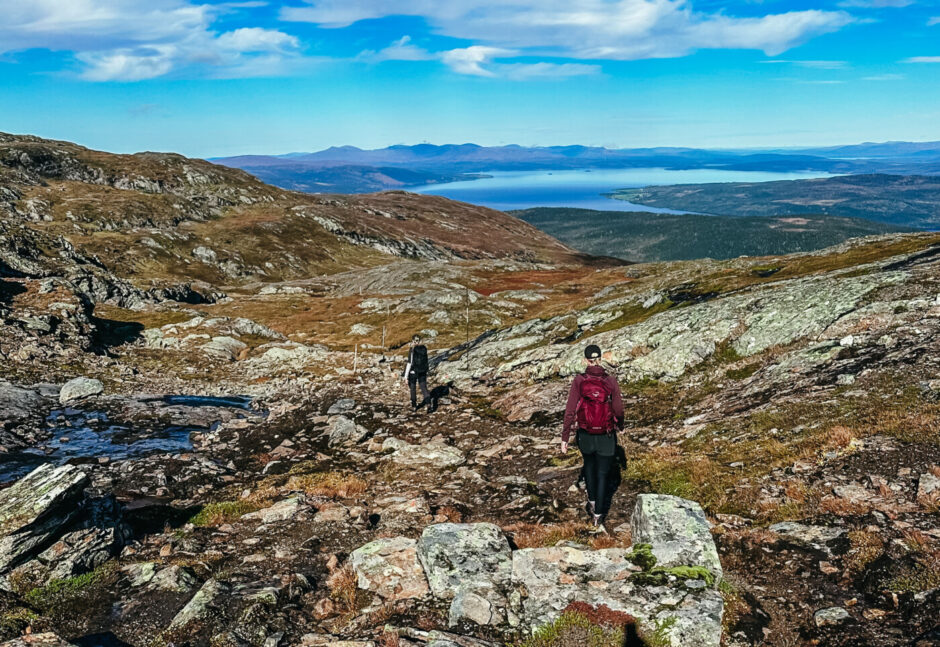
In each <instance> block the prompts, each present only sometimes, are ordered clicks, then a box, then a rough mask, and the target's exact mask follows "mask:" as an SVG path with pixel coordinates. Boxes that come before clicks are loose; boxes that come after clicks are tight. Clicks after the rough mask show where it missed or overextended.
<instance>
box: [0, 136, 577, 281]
mask: <svg viewBox="0 0 940 647" xmlns="http://www.w3.org/2000/svg"><path fill="white" fill-rule="evenodd" d="M0 214H3V215H4V216H5V217H6V218H8V219H9V221H10V222H15V223H20V224H21V225H22V226H24V227H26V228H28V229H30V230H32V231H34V232H37V233H39V234H42V235H44V236H49V237H51V238H52V239H60V238H61V239H64V240H67V241H68V242H69V244H71V245H74V246H75V247H76V248H77V249H78V250H79V251H80V252H82V253H85V254H88V255H90V256H97V257H98V258H100V259H102V262H103V263H104V264H105V265H106V266H107V269H108V270H109V271H111V272H113V273H114V274H115V275H116V276H118V277H120V278H123V279H129V280H131V281H132V282H134V283H135V284H136V285H139V286H147V287H149V286H151V285H152V284H153V282H155V281H156V282H157V283H162V282H166V281H169V282H173V281H180V280H182V281H189V280H193V279H198V280H203V281H206V282H208V283H211V284H213V285H217V286H220V285H228V286H231V285H239V284H246V283H253V282H271V281H284V280H294V279H305V278H311V277H314V276H318V275H322V274H329V273H336V272H342V271H345V270H350V269H356V268H364V267H374V266H376V265H381V264H383V263H387V262H389V261H391V260H395V259H400V258H402V257H404V258H423V259H436V260H449V259H513V260H520V261H532V262H552V263H554V262H561V263H580V262H581V261H582V260H587V259H583V258H582V255H579V254H577V253H575V252H573V251H572V250H571V249H569V248H567V247H565V246H564V245H563V244H561V243H559V242H558V241H557V240H555V239H552V238H551V237H549V236H547V235H546V234H543V233H542V232H540V231H539V230H538V229H536V228H535V227H533V226H531V225H529V224H527V223H525V222H523V221H521V220H519V219H517V218H514V217H512V216H508V215H506V214H505V213H502V212H500V211H494V210H492V209H486V208H483V207H477V206H474V205H468V204H463V203H459V202H453V201H451V200H447V199H445V198H439V197H435V196H420V195H414V194H406V193H403V192H389V193H381V194H370V195H361V196H354V197H353V196H331V195H309V194H304V193H296V192H291V191H285V190H283V189H279V188H276V187H273V186H269V185H267V184H264V183H263V182H261V181H260V180H258V179H257V178H255V177H252V176H251V175H249V174H248V173H246V172H244V171H241V170H239V169H234V168H228V167H225V166H219V165H215V164H211V163H209V162H206V161H203V160H194V159H188V158H185V157H183V156H181V155H175V154H166V153H138V154H135V155H115V154H111V153H106V152H100V151H93V150H89V149H87V148H84V147H82V146H78V145H76V144H72V143H69V142H61V141H52V140H44V139H40V138H36V137H30V136H19V135H7V134H3V133H0Z"/></svg>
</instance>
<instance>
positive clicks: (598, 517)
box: [593, 514, 607, 532]
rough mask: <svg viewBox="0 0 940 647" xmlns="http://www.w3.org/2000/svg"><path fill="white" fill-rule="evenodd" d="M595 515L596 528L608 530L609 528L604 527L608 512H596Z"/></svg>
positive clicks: (600, 530)
mask: <svg viewBox="0 0 940 647" xmlns="http://www.w3.org/2000/svg"><path fill="white" fill-rule="evenodd" d="M593 517H594V518H593V524H594V528H595V529H596V530H597V531H598V532H607V529H606V528H604V521H606V520H607V515H606V514H595V515H593Z"/></svg>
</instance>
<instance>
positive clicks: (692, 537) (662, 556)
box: [630, 494, 722, 585]
mask: <svg viewBox="0 0 940 647" xmlns="http://www.w3.org/2000/svg"><path fill="white" fill-rule="evenodd" d="M630 527H631V531H632V535H633V541H634V543H635V544H650V546H652V550H653V555H654V556H655V557H656V565H657V566H660V567H664V568H672V567H674V566H701V567H703V568H706V569H708V570H709V571H710V572H711V573H712V575H714V583H715V584H716V585H717V583H718V581H719V580H721V576H722V570H721V561H720V560H719V559H718V549H717V548H716V547H715V540H714V539H712V535H711V530H710V526H709V524H708V520H707V519H706V518H705V512H704V511H703V510H702V506H700V505H699V504H698V503H696V502H695V501H689V500H687V499H681V498H679V497H677V496H669V495H666V494H641V495H640V496H639V497H638V498H637V501H636V507H635V508H634V510H633V521H632V522H631V526H630Z"/></svg>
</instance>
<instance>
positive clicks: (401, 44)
mask: <svg viewBox="0 0 940 647" xmlns="http://www.w3.org/2000/svg"><path fill="white" fill-rule="evenodd" d="M519 54H520V52H519V51H517V50H512V49H505V48H500V47H485V46H482V45H474V46H472V47H462V48H457V49H451V50H446V51H443V52H438V53H432V52H429V51H427V50H426V49H423V48H421V47H418V46H416V45H414V44H413V43H412V42H411V37H410V36H403V37H402V38H400V39H398V40H397V41H395V42H394V43H392V44H391V45H389V46H388V47H386V48H385V49H382V50H379V51H378V52H373V51H368V50H367V51H364V52H362V53H360V54H359V56H358V57H357V58H359V59H360V60H368V61H372V62H382V61H427V60H440V61H441V62H442V63H444V64H445V65H447V66H448V67H449V68H450V69H451V70H453V71H454V72H456V73H458V74H465V75H468V76H481V77H488V78H504V79H510V80H513V81H526V80H530V79H558V78H568V77H573V76H591V75H595V74H600V72H601V67H600V65H585V64H582V63H547V62H539V63H500V62H498V60H499V59H507V58H514V57H517V56H519Z"/></svg>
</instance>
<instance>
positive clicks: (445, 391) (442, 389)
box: [428, 380, 454, 413]
mask: <svg viewBox="0 0 940 647" xmlns="http://www.w3.org/2000/svg"><path fill="white" fill-rule="evenodd" d="M453 390H454V381H453V380H451V381H450V382H448V383H447V384H442V385H440V386H435V387H434V388H433V389H431V393H430V396H431V397H430V398H429V400H430V402H429V403H428V413H434V412H435V411H437V407H438V404H440V401H441V399H442V398H446V397H447V396H448V395H450V394H451V392H452V391H453Z"/></svg>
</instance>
